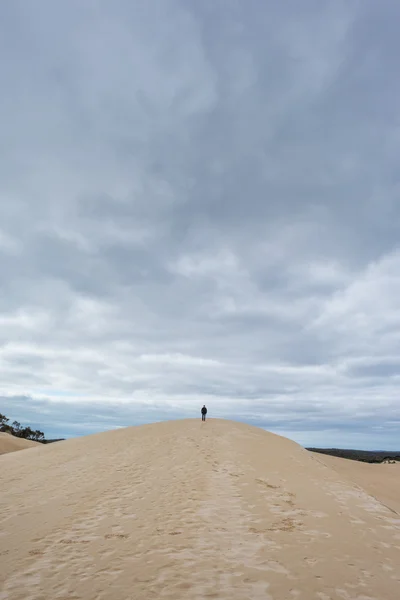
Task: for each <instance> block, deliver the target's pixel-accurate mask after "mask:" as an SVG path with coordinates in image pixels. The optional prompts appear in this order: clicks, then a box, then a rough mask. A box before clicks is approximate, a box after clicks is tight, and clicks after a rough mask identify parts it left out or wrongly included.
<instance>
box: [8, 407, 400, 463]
mask: <svg viewBox="0 0 400 600" xmlns="http://www.w3.org/2000/svg"><path fill="white" fill-rule="evenodd" d="M0 413H1V410H0ZM6 416H7V415H6ZM186 419H189V420H196V417H180V418H179V417H178V418H175V419H165V420H155V421H149V422H145V423H140V424H135V423H130V424H126V425H114V426H111V427H110V428H108V429H99V428H96V429H95V430H93V431H90V432H89V433H88V432H76V433H70V434H64V435H63V434H62V433H60V431H61V430H56V431H59V434H58V435H57V434H56V433H54V432H53V433H52V435H51V436H49V435H47V434H46V432H44V434H45V440H57V441H63V440H70V439H75V438H80V437H85V436H86V435H95V434H100V433H107V432H109V431H115V430H118V429H125V428H129V427H140V426H142V425H152V424H156V423H166V422H168V421H182V420H186ZM215 419H222V420H227V421H231V422H232V423H243V424H245V425H252V426H253V427H258V428H259V429H262V430H263V431H267V432H270V433H275V434H276V435H279V436H282V437H284V438H287V439H290V440H292V441H294V442H296V443H298V444H299V445H300V446H302V447H303V448H306V449H307V448H315V449H319V450H335V449H336V450H353V451H357V450H360V451H366V452H392V453H393V452H400V450H399V447H398V446H397V447H396V446H393V448H381V449H377V448H361V447H355V446H344V445H340V444H339V445H337V443H335V445H330V446H323V445H317V446H316V445H313V444H308V443H306V442H303V443H302V442H300V441H299V439H295V438H293V437H291V436H288V435H284V433H282V432H281V431H278V430H276V431H275V430H273V429H270V428H267V427H260V426H259V425H257V424H256V423H254V422H248V421H238V420H235V419H228V418H227V417H210V416H208V417H207V420H215ZM9 420H10V423H12V422H13V421H19V422H20V423H21V425H26V426H27V425H29V426H32V429H39V430H40V427H41V426H40V424H38V423H37V422H34V421H30V422H27V421H26V420H24V419H21V420H19V419H14V418H9ZM197 420H200V419H199V418H198V417H197Z"/></svg>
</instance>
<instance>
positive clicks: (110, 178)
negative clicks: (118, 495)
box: [0, 0, 400, 445]
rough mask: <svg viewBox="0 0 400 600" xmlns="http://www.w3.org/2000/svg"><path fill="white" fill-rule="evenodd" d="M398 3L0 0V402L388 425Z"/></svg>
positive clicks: (76, 414)
mask: <svg viewBox="0 0 400 600" xmlns="http://www.w3.org/2000/svg"><path fill="white" fill-rule="evenodd" d="M398 13H399V11H398V9H397V7H396V6H394V5H391V6H389V5H388V4H385V3H383V4H382V3H381V4H380V5H379V9H378V8H377V5H375V4H372V3H367V2H366V3H362V4H359V3H352V2H350V3H349V2H337V1H335V2H326V3H324V4H321V5H318V7H317V6H316V5H315V3H314V2H311V0H310V1H308V0H307V1H305V2H302V3H301V4H299V3H297V2H294V1H290V2H289V4H288V5H285V4H282V3H278V2H274V1H272V0H271V1H270V2H268V3H267V5H266V4H265V3H264V2H261V1H259V0H256V1H255V2H252V3H250V4H246V3H243V4H242V3H227V4H224V5H220V4H216V3H214V2H204V3H199V2H192V1H190V2H182V1H179V0H166V1H165V2H163V3H162V4H157V5H152V4H151V3H148V2H143V1H141V0H135V2H128V1H122V2H119V3H117V4H115V5H114V4H113V5H111V4H109V3H107V2H103V1H101V0H100V1H99V2H96V3H81V2H78V0H71V2H68V3H64V4H61V3H57V2H56V3H55V2H50V1H46V2H42V3H41V5H40V7H38V6H36V5H35V6H34V7H33V5H32V6H31V5H27V4H26V3H23V2H20V1H16V2H13V3H12V4H10V3H8V4H7V3H6V4H2V5H0V57H1V58H0V76H1V79H2V94H1V97H0V119H1V129H2V136H1V138H0V159H1V160H0V224H1V226H0V277H1V284H2V285H1V292H0V365H1V369H2V380H1V384H0V398H1V406H0V409H1V411H2V412H4V413H6V414H10V416H11V417H12V418H18V419H20V420H21V421H23V420H24V419H30V420H33V421H35V419H36V421H37V424H38V426H40V427H41V428H43V429H46V427H48V430H49V431H51V432H53V433H54V434H55V435H63V434H72V433H74V432H76V433H79V434H81V433H85V432H89V431H94V430H100V429H102V428H104V429H106V428H107V427H118V426H121V425H123V424H124V423H126V422H127V421H129V423H142V422H146V421H147V420H161V419H163V418H176V417H179V416H189V415H197V412H198V405H201V404H203V402H204V401H206V402H207V404H208V405H209V407H210V414H214V415H216V416H222V417H231V418H239V419H243V420H247V421H249V422H252V423H255V424H259V425H260V426H265V427H270V428H274V429H275V430H279V431H285V432H288V435H289V434H290V435H292V436H293V437H294V438H295V439H299V440H300V439H301V440H302V441H303V440H304V443H307V435H308V434H307V432H308V433H309V440H310V443H311V440H314V442H313V443H317V442H316V441H315V440H318V439H319V440H321V443H322V442H323V441H324V440H325V439H328V438H327V437H326V436H328V437H329V436H331V437H330V438H329V439H332V440H334V439H337V440H338V441H337V442H336V444H334V445H340V440H343V444H345V445H349V443H348V441H349V440H351V438H350V436H351V435H352V434H354V440H360V443H362V444H364V445H365V444H367V443H368V439H371V440H372V439H374V444H375V443H376V444H377V445H385V444H386V443H387V442H388V441H389V442H390V440H391V442H390V443H392V444H395V440H396V437H395V429H394V424H395V423H396V422H397V421H398V419H399V411H398V408H397V404H396V402H397V396H396V394H397V387H398V378H399V370H398V361H397V356H399V350H400V334H399V322H400V318H399V315H400V313H399V310H398V307H397V298H398V296H399V293H398V292H399V291H400V287H399V273H400V258H399V256H400V255H399V251H398V239H399V226H400V209H399V207H398V203H397V201H396V198H397V195H398V194H397V191H398V184H397V170H398V169H397V162H398V158H397V157H398V155H399V136H398V127H397V122H398V111H399V108H398V103H397V101H396V98H397V97H398V78H397V77H396V73H397V63H396V61H395V59H394V58H393V57H394V56H396V55H397V51H398V32H397V29H396V28H395V26H394V25H393V24H394V23H396V22H397V20H398V16H399V14H398ZM374 427H376V428H378V427H381V429H374ZM371 432H373V436H375V437H371V438H369V437H368V436H369V434H370V433H371ZM371 435H372V434H371ZM335 436H336V438H335ZM332 443H333V442H332ZM357 443H358V442H357ZM371 443H372V442H371ZM355 444H356V442H355ZM350 445H353V444H350Z"/></svg>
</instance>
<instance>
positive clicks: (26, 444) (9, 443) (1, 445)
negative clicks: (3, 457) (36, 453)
mask: <svg viewBox="0 0 400 600" xmlns="http://www.w3.org/2000/svg"><path fill="white" fill-rule="evenodd" d="M35 446H41V444H40V443H39V442H33V441H32V440H24V439H23V438H17V437H15V436H14V435H10V434H9V433H3V432H0V454H7V453H8V452H16V451H17V450H26V449H27V448H34V447H35Z"/></svg>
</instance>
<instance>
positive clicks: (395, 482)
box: [314, 452, 400, 515]
mask: <svg viewBox="0 0 400 600" xmlns="http://www.w3.org/2000/svg"><path fill="white" fill-rule="evenodd" d="M314 456H315V457H316V458H317V459H318V460H320V461H321V462H322V463H323V464H325V465H327V466H328V467H331V468H332V469H334V470H335V471H337V472H338V473H340V475H342V476H345V478H346V479H348V480H349V481H351V482H353V483H355V484H356V485H358V486H360V487H362V488H363V489H364V490H365V491H366V492H368V493H369V494H371V495H372V496H374V497H375V498H376V499H377V500H379V502H382V504H385V506H387V507H388V508H390V509H392V510H394V511H395V512H396V513H397V514H398V515H400V463H396V464H394V465H392V464H383V463H382V464H369V463H363V462H360V461H357V460H349V459H346V458H338V457H336V456H329V455H326V454H320V453H317V452H315V453H314Z"/></svg>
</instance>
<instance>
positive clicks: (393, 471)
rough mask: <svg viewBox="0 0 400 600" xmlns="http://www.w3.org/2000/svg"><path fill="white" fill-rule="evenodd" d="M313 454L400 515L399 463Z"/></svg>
mask: <svg viewBox="0 0 400 600" xmlns="http://www.w3.org/2000/svg"><path fill="white" fill-rule="evenodd" d="M314 456H315V457H316V458H317V459H318V460H320V461H322V462H323V463H324V464H325V465H327V466H328V467H331V468H332V469H334V470H335V471H337V472H338V473H340V475H344V476H345V477H346V479H347V480H349V481H352V482H353V483H355V484H356V485H359V486H361V487H362V488H363V489H364V490H365V491H366V492H368V493H369V494H371V495H372V496H374V497H375V498H376V499H377V500H379V502H382V503H383V504H385V505H386V506H387V507H388V508H391V509H392V510H394V511H395V512H397V514H398V515H400V463H396V464H394V465H391V464H368V463H363V462H359V461H356V460H349V459H346V458H337V457H336V456H328V455H326V454H319V453H314ZM399 597H400V594H399Z"/></svg>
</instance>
